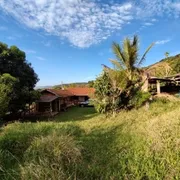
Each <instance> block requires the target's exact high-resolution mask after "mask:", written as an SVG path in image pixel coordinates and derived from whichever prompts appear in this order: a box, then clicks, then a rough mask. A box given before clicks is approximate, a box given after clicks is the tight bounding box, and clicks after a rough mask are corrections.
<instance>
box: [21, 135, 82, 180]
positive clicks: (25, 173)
mask: <svg viewBox="0 0 180 180" xmlns="http://www.w3.org/2000/svg"><path fill="white" fill-rule="evenodd" d="M80 150H81V148H80V146H78V145H77V143H76V141H75V140H74V139H73V138H72V137H71V136H65V135H59V134H57V133H53V134H51V135H49V136H47V137H40V138H36V139H34V140H33V142H32V143H31V145H30V146H29V148H28V149H27V151H26V152H25V154H24V158H25V159H26V162H25V164H24V165H23V166H21V178H22V179H24V180H26V179H27V180H29V179H42V180H43V179H53V180H56V179H62V180H63V179H64V180H65V179H68V178H70V177H71V178H72V179H74V178H75V176H76V166H77V164H78V163H79V162H80V160H81V151H80Z"/></svg>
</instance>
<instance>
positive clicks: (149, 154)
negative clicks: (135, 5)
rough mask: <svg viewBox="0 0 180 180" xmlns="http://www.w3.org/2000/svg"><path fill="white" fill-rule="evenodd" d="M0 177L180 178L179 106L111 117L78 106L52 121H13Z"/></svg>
mask: <svg viewBox="0 0 180 180" xmlns="http://www.w3.org/2000/svg"><path fill="white" fill-rule="evenodd" d="M0 150H1V151H0V152H1V153H0V179H5V180H6V179H23V180H26V179H28V180H29V179H32V180H36V179H37V180H39V179H42V180H44V179H52V180H56V179H80V180H86V179H87V180H91V179H92V180H94V179H98V180H99V179H102V180H104V179H105V180H106V179H107V180H109V179H110V180H111V179H112V180H116V179H118V180H119V179H125V180H126V179H128V180H129V179H130V180H131V179H133V180H134V179H137V180H140V179H144V180H145V179H152V180H154V179H167V180H170V179H180V104H179V102H168V101H157V102H153V103H152V104H151V106H150V109H149V110H148V111H147V110H145V108H141V109H139V110H132V111H129V112H127V111H122V112H120V113H119V114H118V115H117V116H116V117H108V118H106V117H105V116H103V115H99V114H97V113H96V112H95V111H94V109H93V108H91V107H87V108H79V107H74V108H71V109H69V110H68V111H67V112H64V113H62V114H60V115H58V116H56V117H55V118H54V119H53V120H52V122H38V123H14V124H11V125H8V126H7V127H4V128H3V129H2V130H1V136H0Z"/></svg>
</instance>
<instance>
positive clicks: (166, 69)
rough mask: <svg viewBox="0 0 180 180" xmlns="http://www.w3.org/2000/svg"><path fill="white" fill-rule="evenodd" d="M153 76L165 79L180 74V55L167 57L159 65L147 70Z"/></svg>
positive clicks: (153, 65)
mask: <svg viewBox="0 0 180 180" xmlns="http://www.w3.org/2000/svg"><path fill="white" fill-rule="evenodd" d="M146 69H147V70H149V71H150V74H151V75H152V76H157V77H163V76H169V75H174V74H177V73H179V72H180V55H179V54H178V55H176V56H171V57H169V55H168V56H166V58H165V59H162V60H161V61H159V62H158V63H155V64H152V65H150V66H148V67H147V68H146Z"/></svg>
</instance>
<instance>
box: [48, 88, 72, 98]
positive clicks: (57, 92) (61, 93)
mask: <svg viewBox="0 0 180 180" xmlns="http://www.w3.org/2000/svg"><path fill="white" fill-rule="evenodd" d="M47 91H49V92H52V93H54V94H55V95H56V96H60V97H69V96H73V94H72V93H71V92H69V91H68V90H62V89H47Z"/></svg>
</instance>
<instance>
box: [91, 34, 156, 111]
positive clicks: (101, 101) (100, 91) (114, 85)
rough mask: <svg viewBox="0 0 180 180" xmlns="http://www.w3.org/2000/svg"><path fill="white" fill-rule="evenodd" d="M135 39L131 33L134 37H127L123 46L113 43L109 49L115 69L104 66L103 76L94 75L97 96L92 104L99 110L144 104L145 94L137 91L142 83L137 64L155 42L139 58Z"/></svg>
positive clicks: (143, 58) (111, 109)
mask: <svg viewBox="0 0 180 180" xmlns="http://www.w3.org/2000/svg"><path fill="white" fill-rule="evenodd" d="M138 42H139V40H138V37H137V36H134V38H133V40H130V39H129V38H126V39H125V40H124V41H123V44H122V46H120V45H119V44H118V43H113V45H112V49H113V52H114V54H115V56H116V60H111V62H112V64H113V65H114V69H111V68H109V67H107V66H105V65H104V71H105V73H106V74H105V75H104V77H103V75H102V76H100V77H99V78H97V80H96V81H95V85H94V87H95V89H96V93H95V94H96V98H97V97H98V98H97V99H98V100H97V101H96V105H95V107H96V109H97V111H98V112H102V113H106V112H108V111H111V112H113V114H114V112H117V111H118V110H119V109H122V108H123V109H125V108H130V107H131V108H132V107H136V106H137V107H138V106H140V104H143V103H144V99H146V97H145V95H144V94H143V93H140V92H139V91H141V87H142V85H143V82H142V71H141V70H140V66H141V64H142V63H143V61H144V60H145V57H146V55H147V53H148V52H149V51H150V49H151V48H152V46H153V45H154V44H151V45H150V46H149V47H148V48H147V50H146V51H145V53H144V55H143V56H142V57H141V58H139V55H138V51H139V43H138ZM107 83H108V84H107ZM106 91H108V94H107V93H106ZM104 92H105V93H104ZM138 98H140V99H139V100H137V99H138ZM136 103H137V104H136Z"/></svg>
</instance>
